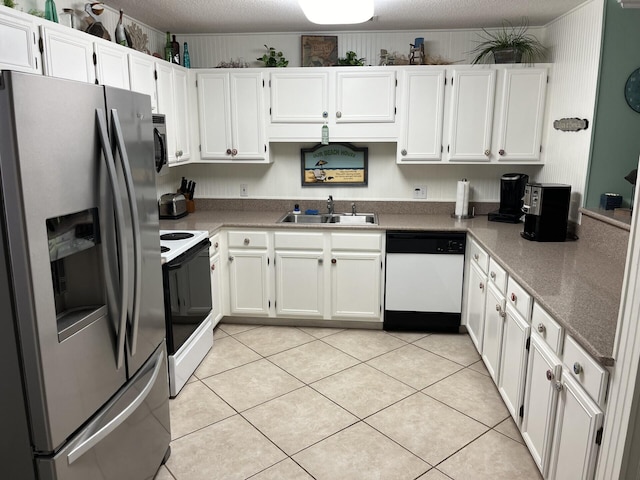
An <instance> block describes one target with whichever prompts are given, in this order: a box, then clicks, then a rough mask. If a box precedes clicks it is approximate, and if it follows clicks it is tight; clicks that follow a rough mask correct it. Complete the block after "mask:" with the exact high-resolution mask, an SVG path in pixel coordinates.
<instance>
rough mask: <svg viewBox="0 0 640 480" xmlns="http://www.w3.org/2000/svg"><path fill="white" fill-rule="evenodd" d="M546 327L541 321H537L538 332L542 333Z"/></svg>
mask: <svg viewBox="0 0 640 480" xmlns="http://www.w3.org/2000/svg"><path fill="white" fill-rule="evenodd" d="M546 329H547V327H545V326H544V324H543V323H539V324H538V332H540V333H544V331H545V330H546Z"/></svg>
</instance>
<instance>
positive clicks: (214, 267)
mask: <svg viewBox="0 0 640 480" xmlns="http://www.w3.org/2000/svg"><path fill="white" fill-rule="evenodd" d="M215 269H216V264H215V263H214V264H213V265H211V271H212V272H213V271H214V270H215Z"/></svg>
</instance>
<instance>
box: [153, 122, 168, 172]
mask: <svg viewBox="0 0 640 480" xmlns="http://www.w3.org/2000/svg"><path fill="white" fill-rule="evenodd" d="M153 149H154V155H155V166H156V172H157V173H158V174H159V175H164V174H165V173H167V172H168V170H169V151H168V150H167V125H166V118H165V116H164V115H161V114H154V115H153Z"/></svg>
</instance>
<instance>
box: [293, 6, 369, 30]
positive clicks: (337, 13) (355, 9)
mask: <svg viewBox="0 0 640 480" xmlns="http://www.w3.org/2000/svg"><path fill="white" fill-rule="evenodd" d="M298 2H299V3H300V7H301V8H302V11H303V12H304V14H305V16H306V17H307V19H308V20H309V21H310V22H313V23H317V24H319V25H343V24H351V23H364V22H366V21H368V20H369V19H370V18H371V17H373V0H298Z"/></svg>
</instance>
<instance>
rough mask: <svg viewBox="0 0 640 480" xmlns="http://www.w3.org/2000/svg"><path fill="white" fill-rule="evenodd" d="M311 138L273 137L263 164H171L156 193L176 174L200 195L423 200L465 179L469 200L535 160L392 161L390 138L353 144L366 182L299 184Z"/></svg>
mask: <svg viewBox="0 0 640 480" xmlns="http://www.w3.org/2000/svg"><path fill="white" fill-rule="evenodd" d="M311 145H312V144H293V143H274V144H271V156H272V157H273V158H274V162H273V163H272V164H268V165H246V164H245V165H232V164H231V165H230V164H190V165H181V166H177V167H172V168H171V169H170V173H169V175H167V176H166V177H159V179H158V181H157V186H158V194H159V195H160V194H162V193H167V192H171V191H175V189H176V188H177V186H178V185H179V183H180V182H179V180H180V177H182V176H185V177H187V178H189V179H192V180H195V181H196V182H197V187H196V193H197V196H199V197H205V198H240V184H241V183H246V184H247V186H248V191H249V197H250V198H261V199H282V198H290V199H299V200H304V199H318V198H326V197H327V196H328V195H333V196H334V198H336V199H349V200H411V199H413V189H414V187H415V186H417V185H425V186H426V187H427V201H431V202H434V201H435V202H445V201H455V199H456V186H457V181H458V180H460V179H462V178H467V179H469V181H470V182H471V200H474V201H484V202H489V201H491V202H495V201H499V200H500V191H499V186H500V181H499V179H500V176H501V175H502V174H504V173H507V172H511V171H518V172H522V173H526V174H528V175H531V176H533V175H535V174H536V173H537V172H538V171H539V170H540V168H541V167H539V166H513V165H510V166H507V165H477V166H476V165H398V164H396V163H395V155H396V144H395V143H373V144H369V145H366V144H357V146H368V148H369V182H368V186H366V187H336V186H333V187H331V186H326V187H324V186H323V187H304V188H303V187H302V186H301V180H300V148H307V147H309V146H311Z"/></svg>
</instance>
